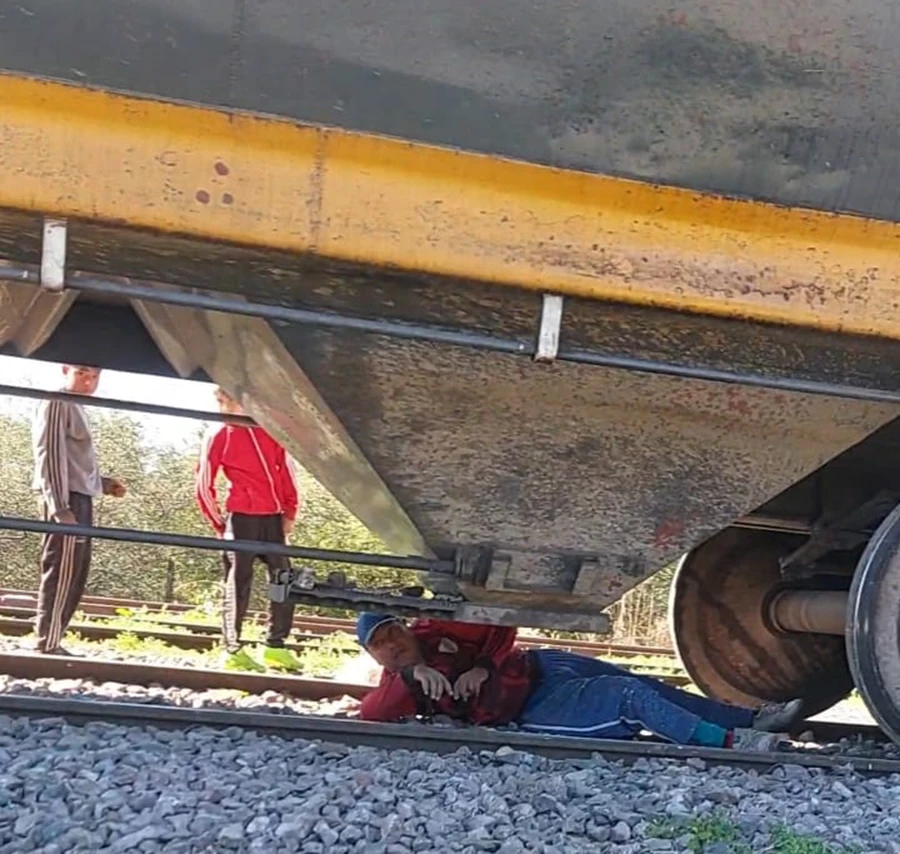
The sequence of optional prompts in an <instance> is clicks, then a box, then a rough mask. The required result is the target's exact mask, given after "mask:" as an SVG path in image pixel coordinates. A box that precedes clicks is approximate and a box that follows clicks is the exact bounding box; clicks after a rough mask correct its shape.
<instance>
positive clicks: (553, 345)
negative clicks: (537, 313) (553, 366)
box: [534, 294, 563, 362]
mask: <svg viewBox="0 0 900 854" xmlns="http://www.w3.org/2000/svg"><path fill="white" fill-rule="evenodd" d="M562 313H563V298H562V297H561V296H559V295H558V294H544V302H543V305H542V307H541V326H540V329H539V330H538V338H537V350H536V351H535V354H534V361H535V362H552V361H553V360H554V359H556V356H557V354H558V353H559V331H560V328H561V327H562Z"/></svg>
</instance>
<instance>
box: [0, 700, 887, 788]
mask: <svg viewBox="0 0 900 854" xmlns="http://www.w3.org/2000/svg"><path fill="white" fill-rule="evenodd" d="M0 712H2V713H4V714H7V715H28V716H30V717H33V718H56V719H59V718H62V719H65V720H67V721H69V722H70V723H73V724H83V723H87V722H89V721H97V720H102V721H107V722H111V723H118V724H128V725H139V726H154V727H181V728H183V727H194V726H202V727H211V728H217V729H221V728H228V727H241V728H246V729H253V730H256V731H258V732H263V733H268V734H274V735H278V736H281V737H286V738H302V739H307V740H314V741H324V742H332V743H339V744H344V745H351V746H357V745H368V746H371V747H379V748H384V749H390V750H395V749H407V750H425V751H430V752H434V753H450V752H453V751H455V750H457V749H459V748H461V747H467V748H469V749H470V750H472V751H474V752H480V751H488V752H489V754H494V755H496V751H498V750H499V749H500V748H511V749H513V750H519V751H522V752H526V753H536V754H539V755H542V756H547V757H551V758H556V759H576V758H591V757H593V756H595V755H599V756H602V757H604V758H605V759H607V760H611V761H622V762H624V763H631V762H634V761H636V760H638V759H647V758H662V759H674V760H681V761H686V760H688V759H694V760H702V761H704V762H705V763H708V764H710V765H729V766H737V767H744V768H748V769H755V770H758V771H766V770H770V769H772V768H775V767H777V766H781V765H800V766H803V767H806V768H821V769H824V770H832V771H833V770H841V771H846V770H853V771H855V772H857V773H859V774H863V775H867V776H888V775H891V774H900V761H897V760H891V759H878V758H864V757H857V756H847V755H837V756H835V755H828V754H820V753H807V752H803V751H783V752H782V751H779V752H772V753H759V752H751V751H739V750H723V749H718V748H708V747H694V746H685V745H674V744H664V743H660V742H655V741H643V740H640V741H610V740H605V739H582V738H572V737H558V736H543V735H534V734H531V733H523V732H517V731H510V730H496V729H490V728H487V727H454V726H439V725H426V724H413V723H408V724H384V723H374V722H369V721H359V720H352V719H346V718H333V717H321V716H316V715H299V714H273V713H271V712H247V711H230V710H221V709H191V708H184V707H176V706H164V705H149V704H146V703H140V704H138V703H120V702H112V701H98V700H84V699H59V698H48V697H34V696H21V695H10V694H0ZM486 758H491V757H490V755H488V756H487V757H486Z"/></svg>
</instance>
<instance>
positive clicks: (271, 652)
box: [263, 646, 303, 673]
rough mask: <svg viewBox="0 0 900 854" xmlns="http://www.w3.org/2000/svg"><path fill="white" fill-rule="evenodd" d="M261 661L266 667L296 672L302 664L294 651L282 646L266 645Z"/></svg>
mask: <svg viewBox="0 0 900 854" xmlns="http://www.w3.org/2000/svg"><path fill="white" fill-rule="evenodd" d="M263 661H264V662H265V664H266V667H271V668H272V669H273V670H288V671H290V672H292V673H298V672H299V671H301V670H302V669H303V665H302V664H301V663H300V661H299V660H298V659H297V657H296V656H295V655H294V653H292V652H291V651H290V650H289V649H285V648H284V647H283V646H267V647H266V648H265V650H264V651H263Z"/></svg>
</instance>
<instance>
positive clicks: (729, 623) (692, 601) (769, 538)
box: [669, 528, 853, 715]
mask: <svg viewBox="0 0 900 854" xmlns="http://www.w3.org/2000/svg"><path fill="white" fill-rule="evenodd" d="M797 542H798V538H797V537H794V536H791V535H777V534H772V533H769V532H758V531H748V530H743V529H737V528H729V529H727V530H725V531H722V532H721V533H719V534H718V535H716V536H715V537H713V538H712V539H710V540H709V541H707V542H706V543H704V544H703V545H701V546H699V547H698V548H696V549H694V550H693V551H691V552H690V553H689V554H688V555H687V556H686V557H685V558H683V559H682V561H681V562H680V563H679V566H678V570H677V572H676V575H675V579H674V581H673V585H672V591H671V598H670V615H669V619H670V631H671V633H672V637H673V640H674V642H675V649H676V653H677V655H678V658H679V659H680V661H681V663H682V665H683V666H684V668H685V670H687V672H688V675H689V676H690V677H691V678H692V680H693V682H694V683H695V684H696V685H697V687H698V688H700V689H701V690H702V691H703V692H704V693H706V694H708V695H709V696H712V697H716V698H718V699H720V700H724V701H727V702H732V703H737V704H739V705H746V706H758V705H760V704H762V703H763V702H768V701H773V700H774V701H781V700H789V699H794V698H796V697H803V698H804V699H805V700H806V706H805V709H804V710H805V713H806V714H807V715H814V714H816V713H818V712H820V711H822V710H823V709H826V708H828V707H829V706H832V705H834V703H836V702H838V701H839V700H840V699H841V698H842V697H844V696H846V695H847V694H848V693H849V692H850V690H851V689H852V687H853V680H852V678H851V676H850V671H849V668H848V664H847V656H846V652H845V650H844V642H843V637H835V636H831V635H820V634H796V633H783V632H779V631H777V630H775V629H774V628H773V626H772V624H771V623H770V622H769V620H768V619H767V611H768V608H767V605H768V597H769V596H770V595H771V594H772V593H773V592H774V591H775V590H776V589H777V587H778V585H779V584H780V582H781V575H780V572H779V569H778V558H779V557H782V556H784V555H785V554H788V553H789V552H790V550H791V549H792V547H794V546H795V545H796V543H797Z"/></svg>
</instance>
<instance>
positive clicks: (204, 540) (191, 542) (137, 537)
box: [0, 516, 453, 573]
mask: <svg viewBox="0 0 900 854" xmlns="http://www.w3.org/2000/svg"><path fill="white" fill-rule="evenodd" d="M0 531H26V532H27V533H31V534H69V535H71V536H74V537H92V538H96V539H98V540H115V541H117V542H124V543H144V544H146V545H157V546H180V547H182V548H187V549H203V550H206V551H217V552H221V551H232V552H250V553H251V554H276V555H283V556H284V557H288V558H298V559H300V560H311V561H327V562H332V563H358V564H362V565H364V566H384V567H394V568H396V569H412V570H416V571H418V572H447V573H452V572H453V561H446V560H431V559H429V558H424V557H416V556H412V555H410V556H399V555H379V554H371V553H370V552H344V551H338V550H337V549H313V548H307V547H305V546H283V545H281V544H280V543H266V542H259V541H256V540H220V539H218V538H216V537H195V536H191V535H188V534H168V533H158V532H156V531H139V530H135V529H133V528H100V527H96V526H93V525H63V524H61V523H59V522H39V521H38V520H36V519H24V518H21V517H18V516H0Z"/></svg>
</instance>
